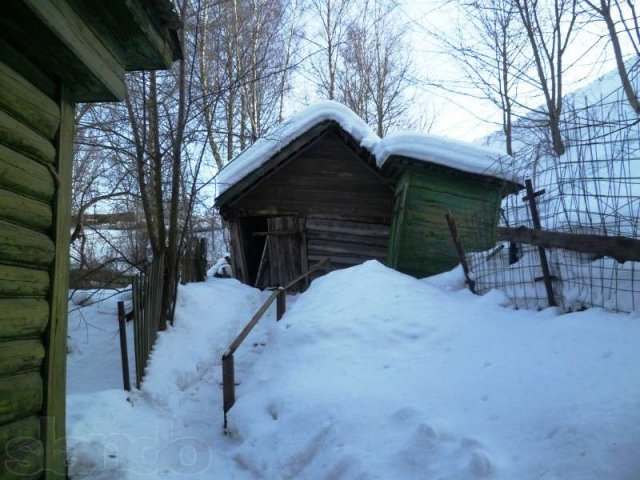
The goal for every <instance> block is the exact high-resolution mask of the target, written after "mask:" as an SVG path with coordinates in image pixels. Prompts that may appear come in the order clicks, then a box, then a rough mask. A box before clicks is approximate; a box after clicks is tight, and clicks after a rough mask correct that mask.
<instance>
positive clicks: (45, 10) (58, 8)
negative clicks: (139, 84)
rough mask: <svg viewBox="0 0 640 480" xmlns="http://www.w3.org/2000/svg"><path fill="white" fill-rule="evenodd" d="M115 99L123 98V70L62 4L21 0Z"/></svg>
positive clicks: (61, 1) (53, 0)
mask: <svg viewBox="0 0 640 480" xmlns="http://www.w3.org/2000/svg"><path fill="white" fill-rule="evenodd" d="M23 1H24V3H25V4H26V5H27V6H28V7H29V9H30V10H31V11H32V12H33V13H34V14H35V15H36V16H37V17H38V18H39V19H40V21H41V22H42V23H44V24H45V25H46V26H47V27H48V28H49V30H50V31H51V32H53V33H54V34H55V36H56V37H57V38H58V39H59V40H60V42H61V43H62V44H63V45H64V46H65V47H66V48H67V49H68V50H69V51H70V52H72V53H73V54H74V55H75V56H76V57H77V59H78V61H79V62H80V63H82V64H83V65H84V66H85V67H86V68H87V70H89V72H91V74H92V75H93V76H94V77H95V78H96V79H98V80H99V81H100V82H101V83H102V85H103V86H104V87H105V88H106V89H107V90H108V91H109V92H110V93H111V94H112V95H113V96H114V98H116V99H123V98H124V96H125V94H126V90H127V89H126V85H125V83H124V66H123V65H122V64H121V63H120V61H119V60H118V59H117V58H116V57H115V56H114V55H113V53H112V52H111V51H109V50H108V49H107V48H106V47H105V46H104V45H103V43H102V42H101V40H100V39H99V38H98V37H97V36H96V35H95V34H94V33H93V32H92V31H91V29H90V28H89V27H88V25H87V24H86V23H85V21H84V20H83V19H82V18H81V17H80V16H79V15H78V14H77V13H76V11H75V10H74V9H73V8H71V6H70V5H69V3H68V2H66V1H65V0H48V1H46V2H43V1H41V0H23Z"/></svg>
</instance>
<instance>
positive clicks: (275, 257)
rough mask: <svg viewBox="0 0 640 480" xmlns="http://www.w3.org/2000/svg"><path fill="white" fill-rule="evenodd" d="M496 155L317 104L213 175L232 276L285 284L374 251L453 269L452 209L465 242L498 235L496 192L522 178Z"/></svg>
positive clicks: (384, 257) (418, 269)
mask: <svg viewBox="0 0 640 480" xmlns="http://www.w3.org/2000/svg"><path fill="white" fill-rule="evenodd" d="M500 157H501V156H500V155H499V154H497V153H496V152H492V151H488V150H486V149H481V148H478V147H474V146H472V145H469V144H464V143H461V142H456V141H451V140H448V139H441V138H438V137H434V136H430V135H423V134H416V135H411V134H406V135H396V136H394V135H391V136H389V137H385V138H384V139H380V138H378V137H377V136H376V135H375V134H374V133H373V132H372V131H371V130H370V128H369V127H368V126H367V125H366V124H365V123H364V122H363V121H362V119H360V118H359V117H357V116H356V115H355V114H354V113H353V112H351V111H350V110H349V109H347V108H346V107H344V106H342V105H340V104H336V103H335V102H323V103H322V104H320V105H317V106H314V107H310V108H309V109H308V110H306V111H304V112H302V113H300V114H298V115H296V116H295V117H293V118H292V119H290V120H289V121H288V122H286V123H285V124H284V125H283V126H282V127H280V128H279V129H278V130H276V131H274V132H272V133H271V134H270V135H268V136H267V137H265V138H263V139H260V140H258V142H256V143H255V144H254V145H252V146H251V147H249V148H248V149H247V150H246V151H245V152H243V153H242V154H240V155H239V156H238V157H237V158H236V159H235V160H234V161H233V162H231V163H230V164H229V166H227V167H225V168H224V169H223V170H222V171H221V172H220V174H218V177H217V180H218V188H219V193H218V197H217V199H216V206H217V207H218V208H219V209H220V213H221V215H222V217H223V218H224V219H225V220H226V221H227V222H228V224H229V226H230V231H231V249H232V252H231V253H232V263H233V267H234V269H235V273H236V276H237V278H239V279H240V280H241V281H243V282H245V283H247V284H250V285H254V286H258V287H265V286H276V285H285V284H286V283H287V282H288V281H289V280H291V279H292V278H294V277H296V276H297V275H298V274H300V272H303V271H306V270H307V268H309V267H311V266H313V265H314V264H315V263H316V262H318V261H320V260H322V259H324V258H329V259H330V260H331V266H332V269H336V268H343V267H346V266H351V265H356V264H358V263H362V262H363V261H365V260H369V259H376V260H379V261H381V262H383V263H386V264H387V265H389V266H391V267H394V268H396V269H398V270H400V271H403V272H406V273H409V274H411V275H415V276H418V277H423V276H427V275H430V274H433V273H439V272H443V271H445V270H448V269H450V268H452V267H453V266H455V265H456V264H457V263H458V260H457V257H456V256H455V250H454V247H453V244H452V242H451V235H450V233H449V231H448V229H447V228H446V223H445V217H444V215H445V213H446V212H447V211H449V210H450V211H451V212H452V213H453V215H454V216H455V217H456V219H457V220H459V223H460V226H461V229H460V230H461V233H462V239H463V242H464V243H465V246H467V247H468V248H469V249H472V250H478V249H486V248H489V247H491V246H492V245H493V241H494V240H495V228H496V224H497V215H498V211H499V206H500V201H501V199H502V198H503V196H504V195H505V194H506V193H508V192H511V191H515V190H517V189H518V188H519V186H518V185H517V183H514V182H512V181H509V180H505V178H506V176H505V175H502V174H501V172H500V171H499V168H502V166H503V165H504V163H503V162H502V161H501V158H500ZM493 163H495V165H493ZM472 222H473V225H474V227H473V228H471V225H472ZM478 224H482V225H484V228H482V229H481V233H482V235H476V233H478V229H477V228H476V227H477V225H478ZM471 233H474V234H473V235H472V234H471Z"/></svg>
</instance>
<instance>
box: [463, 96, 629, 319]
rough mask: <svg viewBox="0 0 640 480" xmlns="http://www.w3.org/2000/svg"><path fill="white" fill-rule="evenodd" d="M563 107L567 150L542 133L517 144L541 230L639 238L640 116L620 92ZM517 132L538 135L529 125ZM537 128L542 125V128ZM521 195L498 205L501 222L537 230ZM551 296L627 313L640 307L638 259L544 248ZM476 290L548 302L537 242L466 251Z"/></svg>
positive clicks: (567, 305)
mask: <svg viewBox="0 0 640 480" xmlns="http://www.w3.org/2000/svg"><path fill="white" fill-rule="evenodd" d="M575 103H578V102H577V101H575V99H574V105H572V107H571V108H567V111H566V113H565V121H564V126H565V139H566V145H567V150H566V153H565V154H564V155H562V156H560V157H556V156H553V155H550V154H549V153H548V149H547V148H546V146H545V145H548V142H545V140H544V139H542V140H540V139H539V137H538V141H535V142H531V141H530V143H529V144H528V145H527V144H524V143H521V145H520V147H521V148H520V149H519V151H518V155H517V157H516V160H517V162H516V163H517V165H519V167H518V168H517V172H516V175H517V176H518V178H522V179H524V178H529V179H531V180H532V183H533V185H534V189H535V190H536V191H543V192H544V193H542V194H541V195H539V196H537V197H536V203H537V207H538V210H539V216H540V223H541V228H542V230H546V231H551V232H565V233H573V234H590V235H599V236H624V237H630V238H634V239H638V238H639V237H640V224H639V222H640V117H639V116H638V115H637V114H636V113H635V112H633V111H632V110H631V109H630V108H629V107H628V105H627V103H626V101H625V98H624V96H623V95H622V92H619V91H616V92H613V93H612V94H609V95H608V96H606V97H604V96H600V97H599V98H598V99H594V98H588V99H587V98H585V99H584V100H583V101H582V102H581V103H580V105H581V106H580V107H579V108H578V107H576V106H575ZM520 128H521V129H525V128H530V129H531V130H529V131H525V130H522V131H521V136H522V137H523V138H526V137H527V136H528V137H529V139H531V138H535V132H534V130H533V128H535V127H533V126H529V127H525V126H524V125H521V126H520ZM539 131H540V130H539ZM525 195H526V193H523V192H520V193H519V194H517V195H510V196H509V197H507V198H506V199H505V200H504V201H503V203H502V206H501V207H502V208H501V212H500V219H499V226H501V227H520V226H524V227H527V228H534V225H533V223H532V217H531V212H530V208H529V205H528V202H527V201H524V200H523V197H524V196H525ZM546 255H547V258H548V264H549V270H550V274H551V278H552V285H553V290H554V294H555V297H556V301H557V303H558V305H559V306H560V307H562V308H563V309H565V310H576V309H581V308H587V307H603V308H607V309H611V310H615V311H622V312H631V311H634V310H636V309H637V308H638V307H639V306H640V263H639V262H633V261H626V262H624V263H621V262H620V261H616V260H614V259H612V258H608V257H602V256H596V255H593V254H584V253H577V252H575V251H571V249H570V248H567V249H547V250H546ZM468 257H469V258H468V262H469V267H470V270H471V272H472V277H473V279H474V281H475V285H476V289H477V292H478V293H479V294H483V293H486V292H487V291H489V290H491V289H494V288H497V289H499V290H502V291H503V292H505V293H506V294H507V295H508V296H509V297H510V298H511V299H512V301H513V302H514V305H515V306H516V307H517V308H543V307H546V306H548V305H549V301H548V297H547V292H546V290H545V286H544V281H543V274H542V270H541V262H540V256H539V252H538V248H537V247H535V246H532V245H524V244H514V243H511V242H508V241H505V242H500V243H498V244H497V245H496V248H493V249H491V250H488V251H485V252H471V253H469V254H468Z"/></svg>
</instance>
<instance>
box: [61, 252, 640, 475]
mask: <svg viewBox="0 0 640 480" xmlns="http://www.w3.org/2000/svg"><path fill="white" fill-rule="evenodd" d="M266 295H267V294H265V293H263V292H259V291H257V290H255V289H252V288H249V287H246V286H244V285H241V284H240V283H238V282H237V281H235V280H227V279H210V280H209V281H208V282H206V283H203V284H192V285H188V286H186V287H184V288H181V290H180V293H179V305H178V309H177V316H176V322H175V323H176V326H175V327H174V328H171V329H170V330H169V331H167V332H163V333H162V334H161V335H160V338H159V341H158V343H157V347H156V350H155V351H154V354H153V357H152V360H151V365H150V368H149V373H148V376H147V379H146V381H145V382H144V384H143V386H142V389H141V391H136V392H134V393H132V394H127V393H126V392H124V391H122V390H121V379H120V377H119V375H118V374H119V371H120V365H119V352H118V340H117V336H116V331H117V322H116V320H115V315H114V312H115V301H116V298H115V297H114V299H112V300H109V301H106V302H103V303H100V304H97V305H92V306H89V307H85V308H83V309H81V310H79V311H76V312H74V313H73V314H72V316H71V319H70V335H71V348H70V355H69V386H68V390H69V397H68V435H69V451H70V461H71V463H70V472H71V475H72V478H73V479H81V478H91V479H139V478H158V479H160V478H162V479H165V478H166V479H181V478H188V479H213V478H216V479H218V478H219V479H224V480H227V479H267V480H272V479H311V480H316V479H317V480H321V479H381V480H383V479H384V480H395V479H397V480H406V479H451V480H453V479H460V480H463V479H475V478H490V479H505V480H506V479H538V478H544V479H562V480H566V479H576V480H578V479H579V480H589V479H594V480H595V479H616V480H625V479H628V480H631V479H637V478H640V455H638V452H639V451H640V378H639V377H638V375H637V372H638V367H639V366H640V348H638V346H639V342H640V317H638V316H637V314H636V315H626V314H624V315H623V314H613V313H609V312H605V311H603V310H598V309H592V310H588V311H585V312H579V313H572V314H567V315H558V314H557V312H556V311H555V310H554V309H546V310H543V311H541V312H535V311H526V310H514V309H512V308H510V307H509V305H508V300H507V299H506V298H505V297H504V296H503V295H501V294H500V293H498V292H496V291H493V292H490V293H488V294H487V295H485V296H483V297H477V296H474V295H472V294H470V293H469V292H468V291H467V290H465V289H464V288H463V283H462V281H461V278H460V274H459V272H458V271H453V272H450V273H448V274H444V275H440V276H437V277H432V278H430V279H426V280H416V279H413V278H411V277H408V276H405V275H402V274H400V273H397V272H395V271H393V270H390V269H387V268H386V267H384V266H382V265H380V264H379V263H377V262H367V263H365V264H363V265H360V266H357V267H353V268H350V269H348V270H342V271H338V272H334V273H331V274H329V275H327V276H325V277H323V278H321V279H318V280H317V281H315V282H314V283H313V284H312V285H311V287H310V288H309V290H308V291H307V292H305V293H304V294H302V295H300V296H299V297H298V298H296V299H295V301H293V302H290V305H289V309H288V311H287V313H286V315H285V317H284V318H283V320H282V321H281V322H279V323H276V322H275V318H274V315H273V313H272V314H271V315H270V316H267V317H265V318H264V319H263V320H262V321H261V323H260V324H259V326H258V328H257V329H256V330H255V331H254V332H253V333H252V334H251V335H250V336H249V337H248V338H247V340H246V341H245V343H244V344H243V345H242V346H241V347H240V349H239V350H238V352H237V354H236V380H237V381H238V382H239V383H240V385H238V387H237V397H238V398H237V403H236V405H235V406H234V407H233V409H232V410H231V412H230V415H229V423H230V435H228V436H225V435H224V434H223V432H222V392H221V387H220V382H221V373H220V356H221V355H222V353H223V351H224V349H225V348H226V346H227V345H228V344H229V342H230V341H231V340H232V339H233V337H234V336H235V335H236V334H237V333H238V332H239V330H240V329H241V328H242V326H244V324H245V323H246V322H247V321H248V320H249V318H250V317H251V315H252V314H253V313H254V312H255V310H256V309H257V308H258V307H259V305H260V304H261V302H262V301H263V300H264V299H265V297H266Z"/></svg>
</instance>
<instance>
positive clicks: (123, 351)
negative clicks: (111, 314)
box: [118, 301, 131, 392]
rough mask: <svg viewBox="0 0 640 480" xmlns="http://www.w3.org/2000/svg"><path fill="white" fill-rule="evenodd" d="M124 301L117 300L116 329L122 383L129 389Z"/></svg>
mask: <svg viewBox="0 0 640 480" xmlns="http://www.w3.org/2000/svg"><path fill="white" fill-rule="evenodd" d="M126 321H127V319H126V314H125V311H124V302H122V301H120V302H118V329H119V332H120V356H121V357H122V383H123V384H124V389H125V390H126V391H128V392H130V391H131V380H130V379H129V354H128V352H127V326H126Z"/></svg>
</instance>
